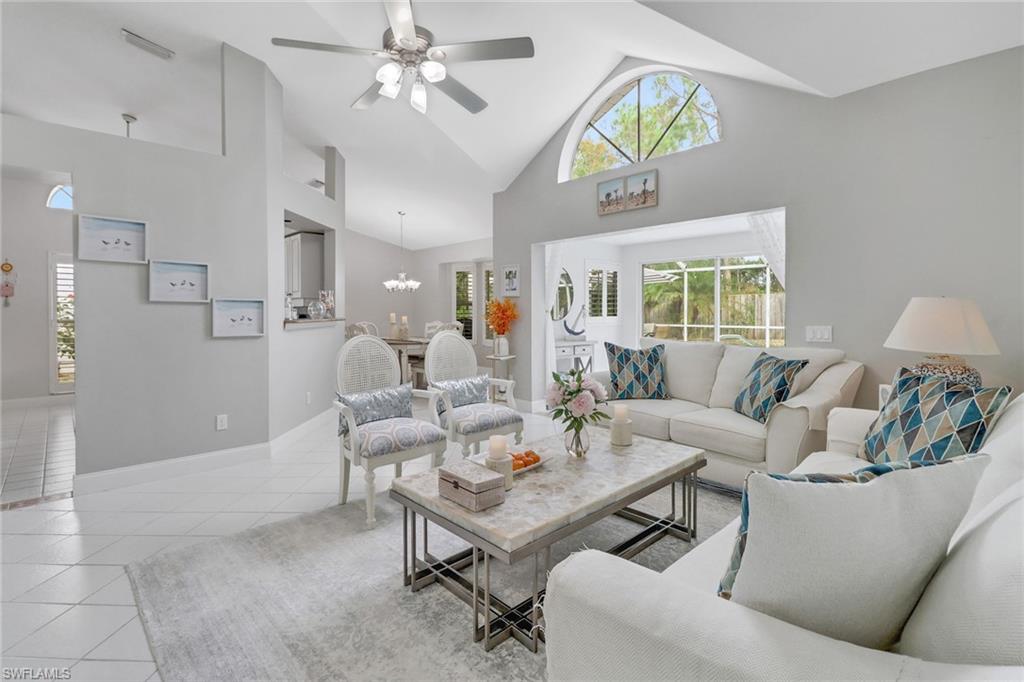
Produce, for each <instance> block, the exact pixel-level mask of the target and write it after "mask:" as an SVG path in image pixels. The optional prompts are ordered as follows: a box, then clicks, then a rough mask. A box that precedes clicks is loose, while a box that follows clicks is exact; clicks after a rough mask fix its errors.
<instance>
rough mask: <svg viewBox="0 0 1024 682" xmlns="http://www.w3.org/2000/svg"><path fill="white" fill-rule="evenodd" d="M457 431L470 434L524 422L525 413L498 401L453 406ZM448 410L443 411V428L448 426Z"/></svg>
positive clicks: (441, 418) (441, 417)
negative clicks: (522, 413) (520, 412)
mask: <svg viewBox="0 0 1024 682" xmlns="http://www.w3.org/2000/svg"><path fill="white" fill-rule="evenodd" d="M451 414H452V417H453V421H454V428H455V433H458V434H461V435H464V436H468V435H472V434H477V433H481V432H484V431H491V430H493V429H497V428H500V427H503V426H510V425H512V424H520V425H522V423H523V415H521V414H519V413H518V412H516V411H515V410H513V409H512V408H511V407H507V406H505V405H499V404H497V403H477V404H475V405H463V406H462V407H456V408H453V409H452V411H451ZM448 420H449V416H448V412H443V413H441V416H440V421H441V428H443V429H447V428H448Z"/></svg>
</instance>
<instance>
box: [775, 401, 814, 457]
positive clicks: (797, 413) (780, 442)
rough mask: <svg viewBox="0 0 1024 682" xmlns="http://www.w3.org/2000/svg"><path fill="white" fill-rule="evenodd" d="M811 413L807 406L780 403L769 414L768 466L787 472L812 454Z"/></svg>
mask: <svg viewBox="0 0 1024 682" xmlns="http://www.w3.org/2000/svg"><path fill="white" fill-rule="evenodd" d="M810 422H811V413H810V410H808V409H807V408H806V407H792V406H791V405H790V404H789V403H788V402H785V403H779V404H778V405H776V406H775V408H774V409H773V410H772V411H771V414H769V415H768V422H767V423H766V424H765V427H766V428H767V435H766V438H765V444H764V450H765V452H764V455H765V456H764V460H765V469H766V470H767V471H771V472H777V473H781V474H787V473H789V472H790V471H792V470H793V469H795V468H796V465H797V464H799V463H800V462H802V461H803V459H804V457H806V456H807V455H809V454H811V443H812V439H811V438H810V434H809V433H808V432H809V431H810V428H811V423H810Z"/></svg>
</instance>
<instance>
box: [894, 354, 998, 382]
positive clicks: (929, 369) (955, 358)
mask: <svg viewBox="0 0 1024 682" xmlns="http://www.w3.org/2000/svg"><path fill="white" fill-rule="evenodd" d="M911 369H912V370H913V371H914V372H915V373H916V374H927V375H929V376H939V377H944V378H945V379H946V380H947V381H951V382H953V383H957V384H963V385H964V386H969V387H971V388H981V372H979V371H978V370H976V369H975V368H973V367H971V366H970V365H968V364H967V361H966V360H964V359H963V358H962V357H960V356H959V355H939V354H936V355H926V356H925V359H924V360H922V361H921V362H919V363H917V364H916V365H914V366H913V367H911Z"/></svg>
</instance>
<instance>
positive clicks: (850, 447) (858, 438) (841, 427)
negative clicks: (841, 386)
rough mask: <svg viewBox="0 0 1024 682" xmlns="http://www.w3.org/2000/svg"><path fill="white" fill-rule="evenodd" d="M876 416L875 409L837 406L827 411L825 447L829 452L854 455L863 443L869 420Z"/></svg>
mask: <svg viewBox="0 0 1024 682" xmlns="http://www.w3.org/2000/svg"><path fill="white" fill-rule="evenodd" d="M877 416H878V412H876V411H875V410H861V409H857V408H853V407H837V408H836V409H834V410H832V411H831V412H829V413H828V431H827V432H826V436H825V438H826V441H825V448H826V449H827V450H829V451H830V452H842V453H845V454H847V455H856V454H857V451H858V450H860V446H861V445H863V444H864V436H866V435H867V433H868V428H869V427H870V426H871V422H873V421H874V420H875V417H877Z"/></svg>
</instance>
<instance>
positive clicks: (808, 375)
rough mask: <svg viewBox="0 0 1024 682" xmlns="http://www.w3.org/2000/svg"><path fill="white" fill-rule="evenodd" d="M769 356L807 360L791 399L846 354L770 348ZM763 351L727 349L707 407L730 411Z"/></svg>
mask: <svg viewBox="0 0 1024 682" xmlns="http://www.w3.org/2000/svg"><path fill="white" fill-rule="evenodd" d="M769 350H770V352H771V354H772V355H774V356H775V357H777V358H782V359H783V360H807V366H806V367H804V368H803V369H802V370H800V373H799V374H797V376H796V380H795V381H794V382H793V388H792V390H790V392H789V397H791V398H794V397H796V396H798V395H800V394H801V393H803V392H804V391H805V390H806V389H807V388H808V387H809V386H810V385H811V384H813V383H814V380H815V379H817V378H818V375H819V374H821V373H822V372H824V371H825V370H826V369H828V368H829V367H831V366H832V365H834V364H836V363H837V362H842V360H843V358H845V357H846V353H844V352H843V351H841V350H836V349H834V348H788V347H785V348H771V349H769ZM763 351H764V349H763V348H750V347H747V346H726V347H725V352H724V353H723V355H722V362H721V363H719V365H718V372H717V374H716V375H715V385H714V386H713V387H712V389H711V397H710V399H709V400H708V405H709V406H710V407H732V404H733V401H735V400H736V396H737V395H739V392H740V391H741V390H742V389H743V380H744V379H745V378H746V376H747V372H748V371H750V366H751V365H752V364H754V360H756V359H757V356H758V355H760V354H761V353H762V352H763Z"/></svg>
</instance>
